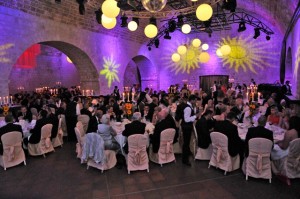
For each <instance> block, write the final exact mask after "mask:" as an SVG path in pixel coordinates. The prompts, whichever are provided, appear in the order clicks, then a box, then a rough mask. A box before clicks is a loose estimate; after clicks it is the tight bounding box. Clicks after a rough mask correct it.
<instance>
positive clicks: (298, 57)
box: [294, 45, 300, 79]
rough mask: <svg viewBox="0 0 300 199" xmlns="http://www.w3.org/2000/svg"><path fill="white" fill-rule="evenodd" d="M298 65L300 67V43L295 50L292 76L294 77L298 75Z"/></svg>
mask: <svg viewBox="0 0 300 199" xmlns="http://www.w3.org/2000/svg"><path fill="white" fill-rule="evenodd" d="M299 67H300V45H299V46H298V49H297V52H296V59H295V69H294V78H295V79H297V77H298V71H299Z"/></svg>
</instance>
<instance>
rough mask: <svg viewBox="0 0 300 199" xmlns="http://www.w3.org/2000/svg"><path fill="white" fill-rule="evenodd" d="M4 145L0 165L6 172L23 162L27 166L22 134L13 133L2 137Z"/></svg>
mask: <svg viewBox="0 0 300 199" xmlns="http://www.w3.org/2000/svg"><path fill="white" fill-rule="evenodd" d="M1 141H2V144H3V155H1V156H0V165H1V166H2V167H3V168H4V170H6V169H7V168H9V167H13V166H16V165H18V164H20V163H21V162H24V165H26V159H25V154H24V151H23V149H22V141H23V140H22V133H21V132H18V131H12V132H8V133H5V134H3V135H2V136H1Z"/></svg>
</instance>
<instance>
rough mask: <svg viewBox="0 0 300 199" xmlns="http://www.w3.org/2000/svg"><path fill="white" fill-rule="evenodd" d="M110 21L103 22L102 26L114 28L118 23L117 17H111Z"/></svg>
mask: <svg viewBox="0 0 300 199" xmlns="http://www.w3.org/2000/svg"><path fill="white" fill-rule="evenodd" d="M111 19H112V20H111V22H110V23H104V22H102V26H103V27H104V28H106V29H113V28H114V27H115V26H116V25H117V19H116V18H111Z"/></svg>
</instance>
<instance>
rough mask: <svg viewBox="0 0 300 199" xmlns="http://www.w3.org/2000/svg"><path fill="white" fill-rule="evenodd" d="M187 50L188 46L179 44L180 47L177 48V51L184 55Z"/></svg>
mask: <svg viewBox="0 0 300 199" xmlns="http://www.w3.org/2000/svg"><path fill="white" fill-rule="evenodd" d="M186 51H187V48H186V46H183V45H181V46H178V48H177V52H178V53H179V54H181V55H184V54H185V53H186Z"/></svg>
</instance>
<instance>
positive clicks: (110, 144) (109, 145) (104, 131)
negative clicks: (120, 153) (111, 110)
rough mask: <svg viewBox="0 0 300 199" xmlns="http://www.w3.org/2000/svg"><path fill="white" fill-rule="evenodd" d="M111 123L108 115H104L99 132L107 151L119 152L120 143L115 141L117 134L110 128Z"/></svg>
mask: <svg viewBox="0 0 300 199" xmlns="http://www.w3.org/2000/svg"><path fill="white" fill-rule="evenodd" d="M109 121H110V116H109V115H108V114H105V115H103V116H102V118H101V124H99V125H98V131H97V132H98V134H99V135H100V136H101V137H102V138H103V140H104V148H105V150H114V151H117V150H119V149H120V145H119V143H118V142H117V141H116V140H115V139H114V136H116V135H117V133H116V132H115V131H114V130H113V128H112V127H111V126H110V123H109Z"/></svg>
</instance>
